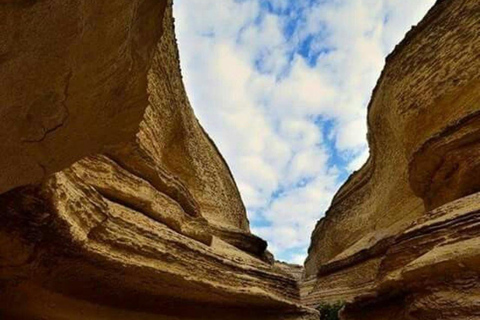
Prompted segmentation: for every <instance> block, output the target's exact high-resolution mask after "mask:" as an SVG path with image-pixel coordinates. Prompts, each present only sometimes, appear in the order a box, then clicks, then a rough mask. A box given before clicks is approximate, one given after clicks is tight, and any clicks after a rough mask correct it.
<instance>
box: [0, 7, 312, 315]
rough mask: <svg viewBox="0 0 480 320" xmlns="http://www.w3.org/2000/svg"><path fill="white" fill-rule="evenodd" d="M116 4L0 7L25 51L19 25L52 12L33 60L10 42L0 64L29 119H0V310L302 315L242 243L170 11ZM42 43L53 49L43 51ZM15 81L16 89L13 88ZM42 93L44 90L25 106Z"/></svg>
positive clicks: (280, 276) (237, 212)
mask: <svg viewBox="0 0 480 320" xmlns="http://www.w3.org/2000/svg"><path fill="white" fill-rule="evenodd" d="M127 2H128V3H127ZM127 2H125V3H122V2H120V3H118V2H115V4H113V3H112V4H110V5H108V4H93V3H87V2H85V3H83V2H81V3H82V4H81V5H75V6H73V5H66V4H60V2H58V3H57V2H56V1H43V2H41V1H40V2H35V1H34V2H30V1H28V2H7V3H2V4H0V10H1V11H0V12H1V15H3V16H5V17H7V18H8V19H9V20H8V21H9V22H10V24H9V25H8V26H7V27H9V28H12V29H13V30H16V29H15V25H18V24H20V26H19V27H17V29H19V30H18V34H20V35H22V36H23V37H26V39H25V40H24V41H25V42H28V41H29V40H31V41H33V39H32V37H33V34H30V33H28V32H26V31H25V30H24V29H23V28H26V27H27V26H26V25H25V24H27V22H25V21H24V20H23V19H25V20H28V21H29V23H32V25H33V23H34V22H35V21H36V22H38V21H39V20H41V19H42V18H43V19H45V18H46V16H45V15H46V14H47V13H51V14H55V15H56V14H57V11H58V15H59V16H58V17H57V18H58V24H56V23H57V22H55V24H52V28H54V27H55V28H60V29H61V30H62V31H61V32H60V33H58V34H53V33H54V32H53V31H51V32H52V35H51V36H47V35H44V34H43V33H41V34H39V35H36V36H37V37H39V39H40V40H42V41H43V40H44V39H45V41H46V42H45V43H42V44H41V46H39V49H38V50H40V51H36V50H34V49H32V48H31V50H32V52H31V53H29V52H30V51H28V50H27V52H26V53H25V54H26V56H25V57H21V56H16V55H15V54H14V53H13V51H15V50H21V49H20V48H18V46H20V45H22V43H23V42H22V41H23V40H22V41H20V42H12V43H10V46H11V47H12V48H13V49H15V50H13V49H12V50H13V51H11V53H9V54H8V55H7V56H2V57H5V59H4V61H6V62H4V63H3V64H2V65H1V66H2V67H3V68H6V70H7V71H6V72H2V79H3V78H5V79H8V81H10V82H11V84H10V86H11V87H12V88H13V87H14V88H15V90H17V91H11V90H10V89H11V88H10V87H9V88H7V90H5V92H4V91H2V94H3V95H2V96H0V99H1V101H2V102H5V103H6V105H12V106H15V105H29V107H28V108H27V109H28V110H29V111H28V113H27V114H25V113H21V112H20V111H19V110H16V111H18V112H19V113H16V112H13V111H11V112H10V111H9V110H10V109H8V108H7V113H6V115H7V116H10V115H11V116H12V117H13V118H12V119H10V118H8V119H9V120H8V121H11V122H9V126H10V125H11V126H16V128H18V130H19V131H18V132H17V131H14V134H13V135H12V136H11V137H10V138H11V139H10V140H9V139H3V138H2V143H5V146H3V145H2V149H1V150H2V151H4V152H6V158H4V161H7V164H6V167H7V168H8V169H9V170H8V171H6V172H5V174H2V180H0V186H1V187H2V189H1V191H6V190H8V189H11V188H12V187H17V188H15V189H13V190H10V191H8V192H5V193H3V194H2V195H0V208H1V210H2V212H1V215H0V315H1V316H3V317H4V318H6V319H291V320H293V319H305V320H306V319H315V318H316V317H317V315H316V312H315V311H314V310H311V309H308V308H305V307H302V306H300V299H299V288H298V284H297V278H296V276H295V275H294V274H292V273H291V272H289V270H287V269H286V268H284V267H282V266H279V265H278V264H275V263H274V262H273V258H272V257H271V255H270V254H269V253H268V252H267V251H266V247H267V244H266V242H265V241H264V240H262V239H260V238H258V237H256V236H254V235H252V234H251V233H250V229H249V223H248V220H247V217H246V212H245V208H244V206H243V203H242V201H241V198H240V195H239V192H238V190H237V187H236V185H235V182H234V180H233V177H232V175H231V173H230V171H229V169H228V167H227V165H226V163H225V161H224V160H223V158H222V157H221V155H220V154H219V152H218V150H217V149H216V147H215V145H214V144H213V142H212V141H211V140H210V139H209V137H208V136H207V135H206V133H205V132H204V131H203V129H202V128H201V126H200V125H199V123H198V121H197V120H196V118H195V116H194V114H193V111H192V109H191V107H190V105H189V102H188V99H187V97H186V94H185V89H184V87H183V83H182V77H181V73H180V68H179V58H178V52H177V46H176V41H175V35H174V29H173V17H172V4H171V2H167V1H136V2H135V1H133V2H131V3H130V1H127ZM165 8H166V10H164V9H165ZM67 9H68V10H69V11H68V10H67ZM62 10H67V11H65V12H64V11H62ZM103 14H105V15H103ZM64 15H65V16H64ZM68 15H71V16H72V18H70V19H72V20H68V19H67V18H66V16H68ZM117 16H118V17H117ZM160 17H162V19H163V20H162V21H163V23H158V21H157V20H158V19H159V18H160ZM77 18H78V19H79V20H80V21H77V20H76V19H77ZM29 19H31V21H30V20H29ZM109 19H113V21H115V23H113V27H118V30H110V29H108V28H107V27H106V23H107V20H109ZM67 20H68V21H67ZM55 21H57V20H55ZM104 23H105V25H104ZM70 24H72V25H73V26H71V27H70V28H69V29H68V28H67V25H70ZM27 25H28V24H27ZM137 25H138V26H137ZM109 26H112V24H111V21H110V24H109ZM162 26H163V27H162ZM32 27H33V26H32ZM78 28H80V29H78ZM44 31H45V30H43V29H42V30H41V32H44ZM137 31H138V33H136V32H137ZM161 31H162V35H161V37H160V38H159V41H158V43H157V41H156V39H158V36H159V35H160V32H161ZM30 32H31V31H30ZM45 32H47V31H45ZM117 33H118V34H117ZM125 33H126V34H125ZM117 36H118V38H119V39H118V41H117V40H116V37H117ZM51 37H54V38H55V39H53V40H51V41H53V44H51V43H50V42H49V40H50V39H51ZM57 37H58V39H57ZM62 37H65V39H63V38H62ZM89 37H90V38H89ZM105 37H107V38H108V39H109V40H108V41H105ZM22 39H23V38H22ZM92 39H93V40H92ZM2 40H3V39H2ZM7 40H8V39H7ZM47 40H48V41H47ZM60 40H63V41H62V42H60ZM12 41H13V40H12ZM69 41H70V42H69ZM55 44H56V45H57V46H55ZM50 45H52V46H53V47H52V48H53V49H54V50H57V49H58V50H63V51H61V52H60V53H58V54H57V53H56V52H55V51H54V52H52V57H50V55H49V56H46V55H45V54H44V52H43V51H42V50H48V48H49V46H50ZM139 50H143V51H145V52H143V51H142V52H137V51H139ZM109 53H111V55H109ZM18 54H19V55H20V53H18ZM50 59H52V61H50ZM30 60H31V61H30ZM54 60H55V61H57V62H58V66H57V65H55V66H53V65H52V64H54ZM22 62H23V63H24V64H27V65H28V66H30V67H28V66H25V68H26V70H27V68H30V70H32V69H34V68H33V65H39V68H40V70H39V72H38V73H34V75H32V76H31V78H32V79H31V82H29V81H30V79H29V80H28V81H26V82H21V81H20V77H22V76H23V75H22V74H21V73H19V74H16V75H15V74H14V72H15V70H17V68H19V66H20V65H21V64H22ZM22 67H23V66H22ZM43 67H45V68H46V69H47V70H48V72H49V73H47V74H43V73H42V70H43V69H42V68H43ZM21 70H23V69H21ZM147 71H148V72H147ZM25 72H26V71H25ZM54 79H57V80H58V81H57V80H54ZM20 82H21V85H22V87H23V86H24V87H27V88H30V87H31V88H32V92H28V94H26V93H24V92H19V90H20V87H19V83H20ZM50 86H51V87H52V88H50ZM47 87H48V88H47ZM57 89H58V90H60V89H62V90H63V91H58V90H57ZM42 92H43V93H44V92H52V93H51V95H50V96H49V97H50V98H49V99H46V98H45V99H44V98H42V97H40V98H38V99H41V101H43V102H42V103H41V104H40V105H38V104H35V103H33V104H31V103H32V101H36V99H37V98H36V95H37V93H38V95H40V93H42ZM147 96H148V101H147V100H146V98H147ZM67 98H68V101H67ZM42 99H43V100H42ZM25 101H26V102H25ZM27 102H28V103H27ZM62 110H63V111H62ZM66 110H68V113H65V112H67V111H66ZM14 111H15V110H14ZM9 112H10V113H9ZM22 112H23V111H22ZM61 112H64V113H65V114H64V115H59V113H61ZM142 115H143V118H141V116H142ZM43 116H45V117H43ZM107 119H108V121H107ZM3 120H4V119H3V118H2V124H3V122H4V121H3ZM5 121H7V119H5ZM140 121H141V123H140V125H138V123H139V122H140ZM9 126H7V127H5V126H2V130H6V131H8V129H9ZM24 129H25V130H27V129H28V130H34V131H35V130H36V131H35V132H33V131H32V132H27V133H28V134H27V133H25V131H23V130H24ZM132 131H133V133H132ZM23 134H27V135H26V136H23ZM5 135H6V133H5ZM20 136H21V137H20ZM2 137H3V136H2ZM19 137H20V138H19ZM22 137H27V138H25V139H27V140H28V141H26V140H25V139H24V140H25V141H24V140H22V139H23V138H22ZM37 140H38V141H37ZM25 143H28V145H27V146H25V145H24V144H25ZM29 148H33V149H29ZM65 154H68V156H64V155H65ZM86 154H90V155H89V156H87V157H83V156H85V155H86ZM14 156H15V157H19V158H21V161H19V162H18V163H16V164H15V162H16V161H17V160H15V159H16V158H14ZM82 157H83V158H82ZM79 159H81V160H79ZM74 160H79V161H77V162H76V163H74V164H72V165H70V164H71V162H72V161H74ZM22 161H23V162H22ZM23 163H27V166H30V164H32V165H31V167H32V168H33V167H34V165H37V164H40V167H43V168H44V171H42V172H40V174H34V173H32V172H31V171H28V170H26V169H25V167H24V166H23ZM10 169H11V170H10ZM60 169H61V170H60ZM58 170H60V171H59V172H57V173H55V174H53V175H48V174H49V173H52V172H54V171H58ZM45 177H46V179H45ZM38 182H41V183H39V184H38ZM21 185H23V186H21ZM297 273H298V272H297Z"/></svg>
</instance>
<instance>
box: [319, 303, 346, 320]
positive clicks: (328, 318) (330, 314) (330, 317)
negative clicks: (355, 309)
mask: <svg viewBox="0 0 480 320" xmlns="http://www.w3.org/2000/svg"><path fill="white" fill-rule="evenodd" d="M344 305H345V303H343V302H335V303H333V304H329V303H322V304H321V305H319V306H318V307H317V310H318V311H320V320H338V312H339V311H340V309H342V308H343V306H344Z"/></svg>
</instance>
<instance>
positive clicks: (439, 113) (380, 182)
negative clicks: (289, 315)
mask: <svg viewBox="0 0 480 320" xmlns="http://www.w3.org/2000/svg"><path fill="white" fill-rule="evenodd" d="M479 54H480V2H478V1H477V0H466V1H465V0H449V1H447V0H445V1H438V2H437V4H436V5H435V6H434V7H433V8H432V9H431V11H430V12H429V13H428V14H427V16H426V17H425V18H424V19H423V21H422V22H421V23H420V24H419V25H418V26H417V27H416V28H414V29H413V30H412V31H410V32H409V33H408V34H407V36H406V38H405V40H403V42H402V43H401V44H400V45H399V46H398V47H397V48H396V49H395V51H394V52H393V53H392V54H391V55H390V56H389V57H388V58H387V63H386V66H385V69H384V71H383V73H382V75H381V77H380V79H379V81H378V84H377V86H376V89H375V90H374V93H373V96H372V100H371V102H370V106H369V113H368V126H369V134H368V140H369V145H370V152H371V156H370V159H369V160H368V162H367V163H366V164H365V166H364V167H363V168H362V169H361V170H359V171H358V172H356V173H355V174H353V175H352V176H351V177H350V179H349V180H348V181H347V183H345V185H344V186H343V187H342V188H341V189H340V190H339V192H338V193H337V195H336V196H335V198H334V200H333V202H332V205H331V207H330V209H329V210H328V212H327V215H326V217H325V218H324V219H322V220H321V221H320V222H319V223H318V224H317V226H316V228H315V230H314V232H313V234H312V243H311V246H310V249H309V256H308V259H307V261H306V263H305V274H304V277H305V279H304V284H303V289H302V290H303V291H304V292H305V295H306V297H305V303H306V304H308V305H310V306H316V305H318V304H319V303H321V302H333V301H340V300H343V301H347V302H350V303H351V304H350V305H349V306H347V308H346V310H345V312H344V316H345V318H346V319H347V318H348V319H364V318H365V319H367V318H368V319H372V318H375V319H473V318H476V317H477V316H479V315H480V305H478V302H477V300H478V280H477V279H478V276H479V271H480V270H479V269H478V264H477V263H476V262H477V261H478V259H480V251H479V250H478V248H476V246H477V245H478V243H479V241H480V238H478V234H479V233H478V230H477V224H478V220H477V219H476V216H477V211H478V208H477V207H478V204H479V202H478V200H479V199H480V198H479V194H477V192H479V191H480V184H479V180H478V176H477V173H478V170H479V162H478V152H479V150H480V149H479V142H480V140H479V138H480V135H479V132H480V131H479V130H480V126H479V123H480V122H479V121H480V117H479V115H480V113H479V110H480V59H479V58H480V56H479Z"/></svg>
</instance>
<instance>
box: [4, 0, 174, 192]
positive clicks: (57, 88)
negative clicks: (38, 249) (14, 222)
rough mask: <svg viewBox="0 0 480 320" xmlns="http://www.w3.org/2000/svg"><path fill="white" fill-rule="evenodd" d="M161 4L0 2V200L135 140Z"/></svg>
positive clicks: (137, 0)
mask: <svg viewBox="0 0 480 320" xmlns="http://www.w3.org/2000/svg"><path fill="white" fill-rule="evenodd" d="M166 4H167V1H166V0H160V1H157V0H133V1H132V0H120V1H84V0H82V1H73V2H66V1H62V0H48V1H36V0H31V1H30V0H7V1H5V0H4V1H1V2H0V21H2V23H1V24H0V34H1V35H2V36H1V37H0V79H1V83H2V85H1V86H0V103H1V104H0V123H1V126H0V150H1V151H2V157H1V158H0V167H1V168H2V172H1V173H0V193H3V192H5V191H7V190H10V189H12V188H14V187H18V186H21V185H26V184H31V183H39V182H40V181H41V180H42V179H43V178H44V177H46V176H47V175H48V174H51V173H53V172H56V171H59V170H61V169H63V168H65V167H67V166H69V165H71V164H72V163H73V162H75V161H77V160H79V159H81V158H82V157H84V156H86V155H88V154H93V153H98V152H101V151H102V150H103V148H104V147H105V146H109V145H114V144H117V143H119V142H124V141H125V140H127V139H130V138H132V137H133V136H134V135H135V133H136V132H137V131H138V124H139V123H140V121H141V120H142V115H143V113H144V111H145V108H146V107H147V105H148V101H147V98H148V97H147V91H146V87H147V81H146V80H147V79H146V74H147V72H148V70H149V67H150V63H151V60H152V59H151V58H152V55H153V51H154V48H155V45H156V43H157V42H158V39H159V37H160V34H161V33H162V24H161V21H162V17H163V13H164V10H165V7H166Z"/></svg>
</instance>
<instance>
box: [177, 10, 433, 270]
mask: <svg viewBox="0 0 480 320" xmlns="http://www.w3.org/2000/svg"><path fill="white" fill-rule="evenodd" d="M174 3H175V4H174V15H175V19H176V20H175V22H176V31H177V38H178V42H179V48H180V58H181V66H182V72H183V76H184V81H185V85H186V89H187V92H188V95H189V98H190V101H191V103H192V106H193V108H194V110H195V113H196V115H197V117H198V118H199V120H200V122H201V123H202V125H203V126H204V127H205V128H206V130H207V131H208V133H209V134H210V135H211V136H212V138H213V140H214V141H215V142H216V144H217V146H218V148H219V149H220V151H221V152H222V154H223V155H224V156H225V158H226V160H227V162H228V164H229V166H230V168H231V169H232V172H233V174H234V176H235V180H236V182H237V185H238V187H239V190H240V192H241V194H242V198H243V201H244V202H245V205H246V207H247V211H248V216H249V219H250V225H251V229H252V231H253V232H254V233H255V234H257V235H259V236H261V237H263V238H264V239H266V240H267V241H268V242H269V250H271V251H272V252H273V253H274V254H275V256H276V258H277V259H280V260H285V261H290V262H295V263H302V262H303V260H304V259H305V257H306V250H307V247H308V244H309V242H310V234H311V232H312V230H313V227H314V225H315V223H316V221H317V220H318V219H320V218H321V217H322V216H323V215H324V213H325V211H326V209H327V208H328V205H329V204H330V201H331V199H332V197H333V195H334V194H335V192H336V190H337V189H338V188H339V186H340V185H341V183H342V182H343V181H345V179H346V178H347V177H348V175H349V174H350V173H351V172H352V171H353V170H355V169H358V168H359V167H360V166H361V165H362V164H363V163H364V162H365V160H366V159H367V157H368V149H367V145H366V130H367V129H366V106H367V103H368V101H369V98H370V95H371V92H372V89H373V87H374V85H375V83H376V80H377V78H378V77H379V75H380V72H381V70H382V68H383V65H384V60H385V56H386V55H387V54H388V53H389V52H391V50H392V49H393V48H394V46H395V44H397V43H398V42H399V41H400V40H401V39H402V38H403V36H404V35H405V33H406V32H407V31H408V30H409V29H410V28H411V26H412V25H415V24H417V23H418V21H419V20H420V19H421V18H422V17H423V16H424V15H425V13H426V12H427V10H428V9H429V8H430V7H431V6H432V5H433V3H434V0H303V1H302V0H222V1H219V0H176V1H175V2H174Z"/></svg>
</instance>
